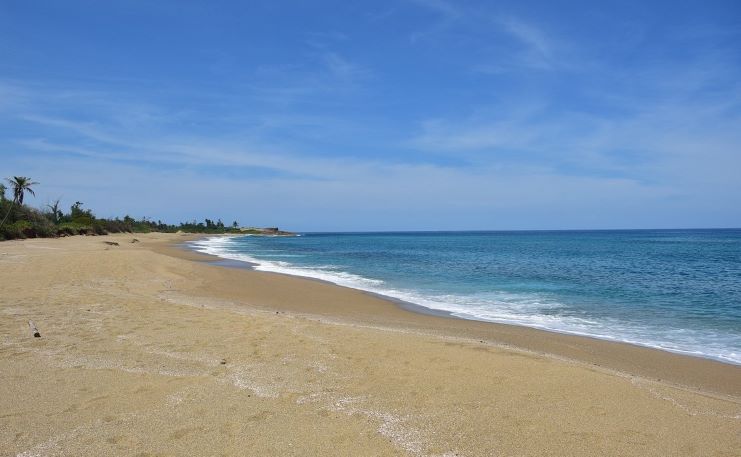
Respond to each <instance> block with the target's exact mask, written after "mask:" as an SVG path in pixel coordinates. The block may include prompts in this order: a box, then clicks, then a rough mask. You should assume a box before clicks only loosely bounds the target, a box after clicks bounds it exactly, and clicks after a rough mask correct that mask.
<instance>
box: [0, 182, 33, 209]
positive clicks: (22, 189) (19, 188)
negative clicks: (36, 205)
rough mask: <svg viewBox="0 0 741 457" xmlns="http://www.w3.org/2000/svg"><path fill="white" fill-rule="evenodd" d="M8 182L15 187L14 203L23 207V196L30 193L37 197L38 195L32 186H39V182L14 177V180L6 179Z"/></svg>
mask: <svg viewBox="0 0 741 457" xmlns="http://www.w3.org/2000/svg"><path fill="white" fill-rule="evenodd" d="M6 181H8V183H9V184H10V185H11V186H13V203H18V204H19V205H21V206H23V196H24V195H25V194H26V192H28V193H29V194H31V195H33V196H34V197H35V196H36V193H35V192H34V191H33V189H31V186H34V185H36V184H38V183H37V182H34V181H31V178H27V177H25V176H13V179H10V178H6Z"/></svg>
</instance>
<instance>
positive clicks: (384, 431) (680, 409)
mask: <svg viewBox="0 0 741 457" xmlns="http://www.w3.org/2000/svg"><path fill="white" fill-rule="evenodd" d="M134 238H136V239H138V242H132V241H133V239H134ZM190 239H193V236H191V235H182V234H161V233H157V234H147V235H141V234H136V235H131V234H121V235H111V236H105V237H92V236H90V237H82V236H78V237H69V238H62V239H35V240H24V241H13V242H4V243H0V290H2V298H1V300H0V313H1V315H2V318H1V319H0V338H1V339H0V455H24V456H31V455H183V454H190V455H438V456H454V455H461V456H484V455H487V456H488V455H505V456H509V455H518V456H520V455H522V456H524V455H574V456H578V455H584V456H593V455H678V456H679V455H682V456H692V455H697V456H734V455H740V454H741V366H738V365H731V364H723V363H720V362H716V361H712V360H707V359H701V358H695V357H689V356H685V355H679V354H674V353H669V352H664V351H659V350H654V349H648V348H643V347H638V346H632V345H628V344H622V343H614V342H608V341H602V340H596V339H591V338H585V337H579V336H571V335H564V334H556V333H551V332H545V331H539V330H534V329H529V328H525V327H517V326H510V325H501V324H490V323H483V322H475V321H466V320H462V319H454V318H450V317H445V316H436V315H430V314H422V313H415V312H411V311H409V310H407V309H405V308H404V307H402V306H399V305H398V304H396V303H393V302H391V301H388V300H385V299H383V298H382V297H378V296H374V295H370V294H367V293H364V292H361V291H358V290H354V289H348V288H343V287H338V286H335V285H332V284H328V283H324V282H320V281H316V280H310V279H305V278H297V277H291V276H286V275H280V274H275V273H264V272H256V271H251V270H249V269H246V268H235V267H227V266H220V265H215V264H214V260H217V259H215V258H212V257H209V256H206V255H202V254H198V253H194V252H190V251H187V250H185V249H183V248H182V247H181V246H180V244H182V243H183V242H185V241H186V240H190ZM107 242H115V243H118V245H111V244H108V243H107ZM29 320H31V321H33V322H34V323H35V324H36V326H37V328H38V330H39V332H40V334H41V337H40V338H34V337H33V335H32V334H31V330H30V328H29V323H28V322H29Z"/></svg>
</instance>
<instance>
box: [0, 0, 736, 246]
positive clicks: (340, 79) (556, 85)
mask: <svg viewBox="0 0 741 457" xmlns="http://www.w3.org/2000/svg"><path fill="white" fill-rule="evenodd" d="M0 174H2V175H3V176H10V175H27V176H31V177H32V178H34V179H35V180H36V181H39V182H40V183H41V184H40V185H39V186H38V187H37V197H36V198H35V199H33V198H32V199H30V200H29V202H30V203H31V204H35V205H39V206H41V205H43V204H45V203H47V202H48V201H51V200H53V199H56V198H60V197H61V198H62V202H63V204H64V206H65V207H68V206H69V205H70V204H72V203H74V201H75V200H80V201H83V202H84V203H85V204H86V206H89V207H91V208H93V209H94V210H95V211H96V214H99V215H101V216H111V215H121V214H125V213H128V214H131V215H134V216H137V217H139V216H148V217H154V218H161V219H163V220H167V221H170V222H177V221H180V220H189V219H192V218H199V219H201V218H203V217H212V218H213V217H222V218H223V219H224V220H225V221H232V220H234V219H236V220H238V221H240V222H241V223H243V224H248V225H270V226H272V225H278V226H281V227H285V228H289V229H297V230H306V231H311V230H415V229H422V230H434V229H441V230H456V229H564V228H651V227H739V226H741V3H739V2H737V1H728V2H722V1H707V0H706V1H701V2H700V1H698V2H692V1H686V2H677V1H671V2H669V1H667V2H663V1H653V2H646V1H641V2H637V1H636V2H626V1H619V2H592V1H573V2H558V1H543V2H532V1H531V2H528V1H514V2H507V1H501V2H473V1H466V2H453V1H448V0H408V1H394V2H383V1H372V2H370V1H369V2H347V1H337V2H318V1H317V2H278V1H266V2H260V1H250V2H239V1H234V2H229V1H221V2H206V1H203V2H194V1H181V0H178V1H162V0H160V1H157V2H148V1H106V2H100V1H76V0H67V1H64V2H59V1H46V2H44V1H33V2H30V1H21V0H18V1H15V0H2V1H0Z"/></svg>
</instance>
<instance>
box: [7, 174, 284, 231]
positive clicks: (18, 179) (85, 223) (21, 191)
mask: <svg viewBox="0 0 741 457" xmlns="http://www.w3.org/2000/svg"><path fill="white" fill-rule="evenodd" d="M5 181H6V183H7V185H6V184H5V183H0V217H1V218H2V219H0V240H12V239H22V238H50V237H59V236H70V235H106V234H109V233H148V232H170V233H174V232H178V231H180V232H186V233H207V234H209V233H213V234H222V233H240V234H262V235H264V234H276V235H283V234H288V233H287V232H282V231H280V230H278V229H277V228H267V229H263V228H241V227H240V226H239V223H238V222H237V221H234V222H233V223H232V224H230V225H227V224H224V222H222V220H221V219H216V220H214V219H205V220H204V221H203V222H199V221H196V220H193V221H190V222H181V223H179V224H177V225H174V224H168V223H165V222H162V221H160V220H157V221H155V220H152V219H149V218H146V217H144V218H140V219H135V218H133V217H131V216H129V215H126V216H123V217H116V218H112V219H106V218H101V217H97V216H95V214H94V213H93V211H92V210H91V209H88V208H85V207H84V206H83V205H84V204H83V203H82V202H80V201H76V202H75V203H73V204H72V205H71V206H70V208H69V211H67V212H64V211H63V210H62V205H61V202H60V200H55V201H54V202H52V203H50V204H47V205H45V206H43V207H42V208H40V209H37V208H33V207H31V206H29V205H27V204H25V203H24V196H26V195H27V194H30V195H32V196H35V195H36V194H35V192H34V186H38V185H39V183H37V182H34V181H33V180H31V178H28V177H25V176H14V177H12V178H7V179H6V180H5ZM8 191H10V192H8ZM8 193H9V194H10V195H11V198H8V196H7V195H6V194H8Z"/></svg>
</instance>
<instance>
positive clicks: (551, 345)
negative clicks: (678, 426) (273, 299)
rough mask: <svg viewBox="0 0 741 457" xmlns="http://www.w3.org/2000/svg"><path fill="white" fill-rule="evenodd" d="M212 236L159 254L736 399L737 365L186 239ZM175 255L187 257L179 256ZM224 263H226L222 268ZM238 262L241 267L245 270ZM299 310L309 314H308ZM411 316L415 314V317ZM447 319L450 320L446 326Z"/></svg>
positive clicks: (740, 389) (740, 375)
mask: <svg viewBox="0 0 741 457" xmlns="http://www.w3.org/2000/svg"><path fill="white" fill-rule="evenodd" d="M213 236H214V235H203V236H201V235H193V238H192V239H190V240H188V241H185V242H179V243H175V244H174V245H172V246H169V247H174V248H175V250H174V251H173V250H170V249H165V250H160V252H162V253H166V254H168V255H172V256H174V257H178V258H183V259H189V260H200V261H205V262H207V263H209V264H212V265H214V266H227V267H233V268H236V269H238V270H243V271H246V272H249V273H250V274H257V275H276V276H279V277H283V278H287V279H289V280H290V279H295V280H298V281H310V282H312V283H318V284H321V285H324V286H326V287H329V288H339V289H345V290H349V291H353V292H356V293H359V294H362V295H365V296H368V297H371V298H373V299H375V300H378V301H379V302H383V303H386V304H387V306H388V305H390V306H393V307H394V308H396V309H397V310H399V311H401V312H402V314H403V313H407V316H405V318H402V319H398V318H397V320H396V324H397V325H398V324H399V323H403V324H401V325H412V326H413V327H414V328H424V329H425V330H431V331H433V332H440V331H448V332H450V333H451V335H448V336H455V337H463V338H470V339H471V340H474V341H481V342H483V341H482V338H484V340H485V341H488V342H491V343H495V344H499V345H501V346H503V347H507V348H515V349H520V350H525V351H528V352H532V353H535V354H540V355H546V356H552V357H555V358H559V359H564V360H569V361H572V362H577V363H585V364H587V365H590V366H593V367H597V368H599V369H603V370H608V371H613V372H615V373H620V374H625V375H628V376H641V377H645V378H648V379H652V380H656V381H659V382H662V383H667V384H671V385H673V386H675V387H680V388H686V389H691V390H695V391H698V392H702V393H706V394H713V395H716V394H719V395H731V396H739V397H741V365H739V364H734V363H731V362H725V361H721V360H717V359H713V358H709V357H702V356H698V355H693V354H687V353H682V352H679V351H677V352H675V351H670V350H666V349H662V348H655V347H651V346H647V345H641V344H637V343H631V342H626V341H620V340H610V339H605V338H599V337H595V336H591V335H580V334H574V333H568V332H559V331H557V330H550V329H541V328H536V327H528V326H526V325H519V324H510V323H503V322H491V321H483V320H476V319H467V318H463V317H459V316H455V315H453V314H452V313H450V312H447V311H444V310H434V309H430V308H426V307H424V306H422V305H417V304H415V303H411V302H406V301H404V300H401V299H397V298H395V297H390V296H386V295H383V294H380V293H376V292H370V291H366V290H363V289H356V288H353V287H347V286H342V285H339V284H335V283H333V282H330V281H326V280H322V279H318V278H311V277H305V276H298V275H291V274H287V273H277V272H268V271H259V270H255V269H254V268H253V267H252V265H253V264H251V263H250V262H244V261H238V260H231V259H225V258H223V257H219V256H217V255H213V254H206V253H202V252H198V251H196V250H195V249H194V248H193V247H192V246H189V245H188V243H189V242H190V241H195V240H198V239H203V238H210V237H213ZM216 236H219V235H216ZM228 236H231V235H228ZM236 236H239V235H236ZM159 249H161V248H159ZM179 253H188V254H186V255H182V256H181V255H179ZM193 256H195V257H193ZM199 256H202V257H199ZM224 261H228V264H226V265H225V264H223V263H222V262H224ZM232 262H234V263H232ZM237 264H244V266H241V265H237ZM302 311H306V312H308V313H311V311H310V310H302ZM414 316H419V318H415V317H414ZM446 321H451V322H450V323H446ZM453 322H454V323H455V324H453ZM373 323H374V324H376V325H384V324H383V322H378V321H377V320H374V321H373ZM468 324H470V325H468ZM726 367H727V369H726Z"/></svg>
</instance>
